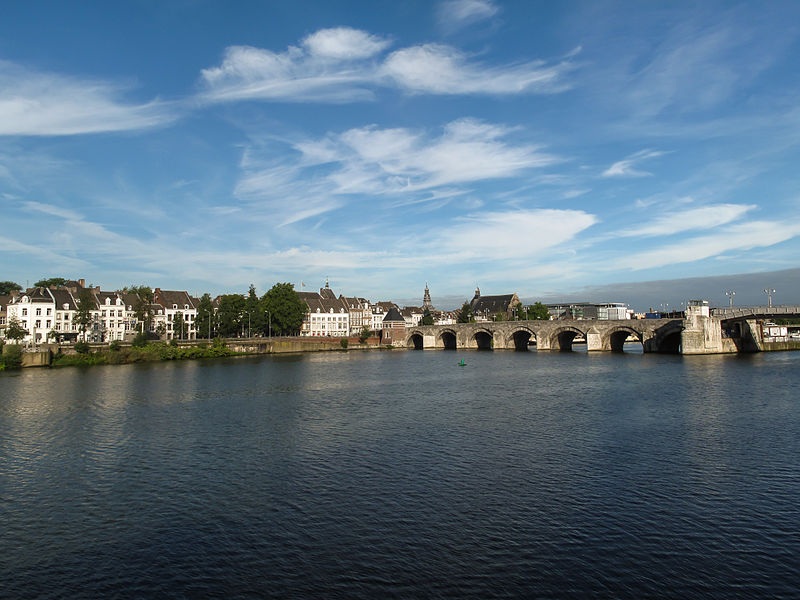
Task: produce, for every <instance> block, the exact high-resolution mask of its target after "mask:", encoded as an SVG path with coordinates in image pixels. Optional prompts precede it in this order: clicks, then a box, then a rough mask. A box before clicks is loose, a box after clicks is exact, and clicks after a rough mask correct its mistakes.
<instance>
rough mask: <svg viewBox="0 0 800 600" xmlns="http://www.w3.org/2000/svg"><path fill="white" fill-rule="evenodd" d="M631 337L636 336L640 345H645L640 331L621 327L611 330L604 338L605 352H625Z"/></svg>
mask: <svg viewBox="0 0 800 600" xmlns="http://www.w3.org/2000/svg"><path fill="white" fill-rule="evenodd" d="M630 336H634V337H635V338H636V340H637V341H638V342H639V343H640V344H643V342H642V333H641V332H640V331H636V330H635V329H633V328H632V327H626V326H624V325H621V326H619V327H614V328H612V329H609V330H608V331H606V334H605V336H604V337H603V350H611V351H612V352H624V351H625V342H627V341H628V338H629V337H630Z"/></svg>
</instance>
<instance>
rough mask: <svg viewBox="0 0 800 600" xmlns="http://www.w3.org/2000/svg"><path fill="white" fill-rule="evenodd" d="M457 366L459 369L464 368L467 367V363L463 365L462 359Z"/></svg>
mask: <svg viewBox="0 0 800 600" xmlns="http://www.w3.org/2000/svg"><path fill="white" fill-rule="evenodd" d="M458 366H459V367H466V366H467V363H465V362H464V359H463V358H462V359H461V360H460V361H458Z"/></svg>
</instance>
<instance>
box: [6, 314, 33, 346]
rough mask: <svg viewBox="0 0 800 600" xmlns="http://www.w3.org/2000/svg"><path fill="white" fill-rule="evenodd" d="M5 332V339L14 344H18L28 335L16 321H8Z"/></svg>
mask: <svg viewBox="0 0 800 600" xmlns="http://www.w3.org/2000/svg"><path fill="white" fill-rule="evenodd" d="M5 332H6V339H9V340H13V341H15V342H19V341H20V340H22V339H23V338H24V337H25V336H26V335H28V332H27V330H25V329H24V328H23V327H22V325H20V322H19V321H17V320H16V319H9V321H8V324H7V325H6V329H5Z"/></svg>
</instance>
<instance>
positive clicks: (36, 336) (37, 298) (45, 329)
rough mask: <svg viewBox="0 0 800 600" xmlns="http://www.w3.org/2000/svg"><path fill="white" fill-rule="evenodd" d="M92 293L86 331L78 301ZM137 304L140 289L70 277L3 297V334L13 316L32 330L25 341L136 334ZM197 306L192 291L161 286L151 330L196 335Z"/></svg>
mask: <svg viewBox="0 0 800 600" xmlns="http://www.w3.org/2000/svg"><path fill="white" fill-rule="evenodd" d="M86 292H88V297H89V299H90V302H91V310H90V316H91V318H90V322H89V324H88V325H87V326H86V328H85V329H86V330H85V331H81V330H82V329H83V328H82V327H81V325H80V324H79V323H78V305H79V302H80V298H81V296H82V295H83V294H84V293H86ZM136 304H137V298H136V296H135V295H134V294H131V293H126V292H104V291H102V290H100V288H99V287H91V286H90V287H88V288H87V287H86V286H85V280H83V279H80V280H77V281H67V282H65V283H64V284H63V285H61V286H59V287H57V288H45V287H35V288H30V289H28V290H26V291H24V292H22V293H15V294H12V295H10V296H3V297H0V337H4V330H5V328H6V327H7V326H8V324H9V323H10V322H12V321H13V322H16V323H17V324H18V325H20V326H21V327H22V328H23V329H24V330H25V331H26V332H27V335H26V336H25V338H24V339H23V340H22V341H23V342H24V343H36V344H40V343H45V342H48V341H51V340H54V341H59V342H61V341H64V342H74V341H78V340H79V338H80V339H83V340H85V341H89V342H111V341H113V340H126V339H131V338H132V337H133V336H134V335H135V334H136V332H137V331H140V330H141V329H142V326H141V323H139V322H138V321H137V318H136V315H135V312H136ZM196 306H197V301H196V300H195V299H193V298H191V297H190V296H189V294H188V293H186V292H173V291H163V290H161V289H160V288H156V289H155V291H154V301H153V304H152V305H151V307H150V310H151V313H152V316H153V318H152V319H151V322H150V331H151V332H153V333H158V334H160V335H161V337H164V338H165V339H172V338H173V337H180V338H185V339H194V338H195V337H196V330H195V320H196V319H197V308H196ZM177 313H180V314H181V316H182V317H183V319H182V323H181V325H180V331H174V329H175V327H174V324H175V323H176V317H175V315H176V314H177Z"/></svg>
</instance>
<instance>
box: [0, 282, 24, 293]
mask: <svg viewBox="0 0 800 600" xmlns="http://www.w3.org/2000/svg"><path fill="white" fill-rule="evenodd" d="M21 289H22V286H21V285H20V284H18V283H14V282H13V281H0V296H8V295H9V294H10V293H11V292H19V291H20V290H21Z"/></svg>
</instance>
